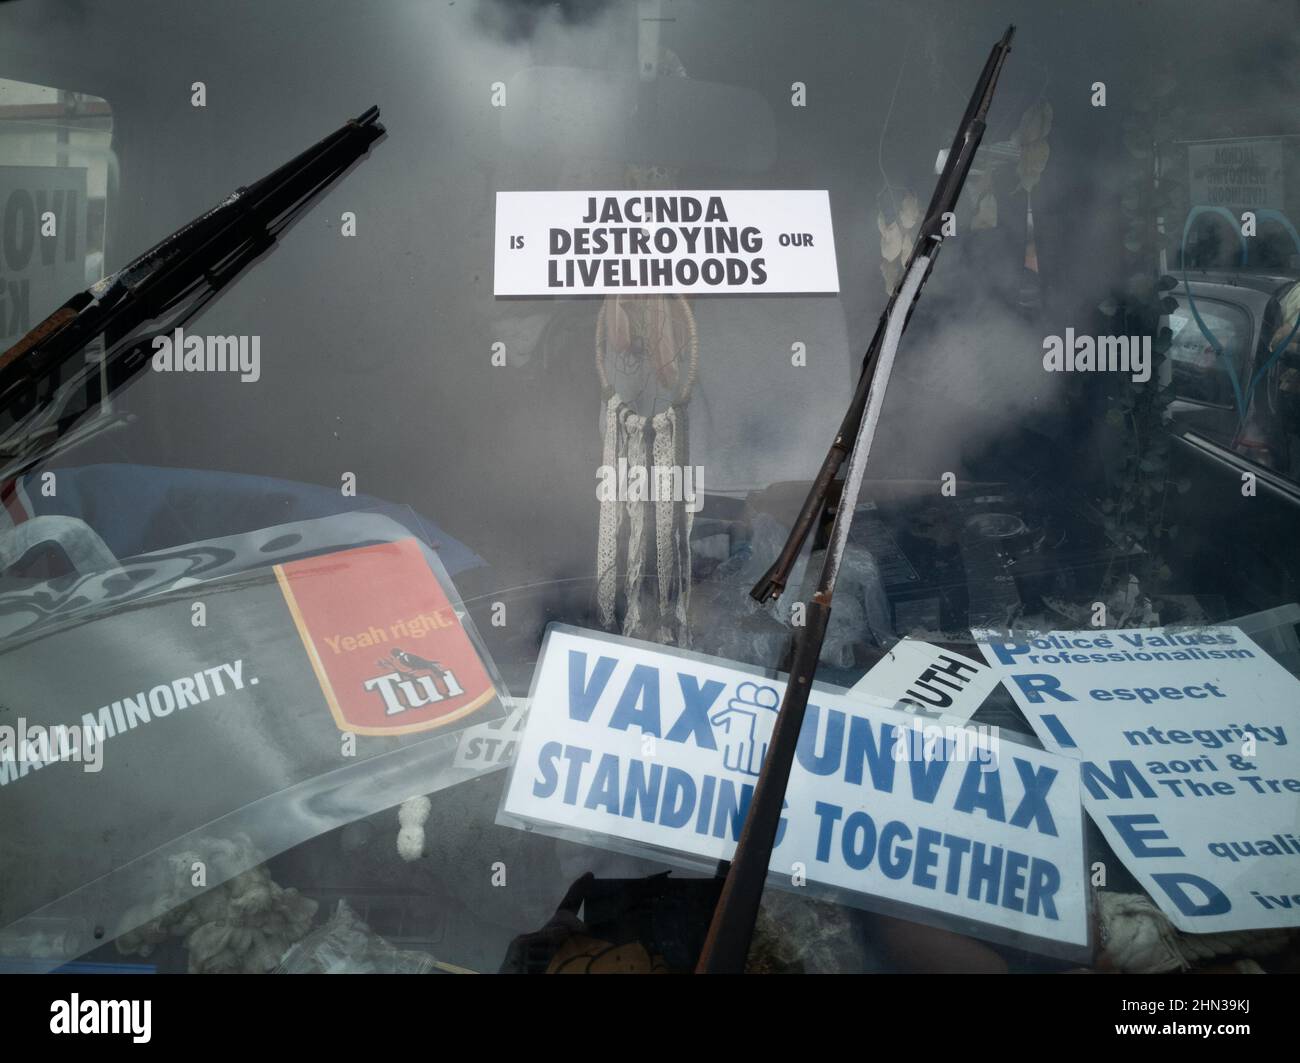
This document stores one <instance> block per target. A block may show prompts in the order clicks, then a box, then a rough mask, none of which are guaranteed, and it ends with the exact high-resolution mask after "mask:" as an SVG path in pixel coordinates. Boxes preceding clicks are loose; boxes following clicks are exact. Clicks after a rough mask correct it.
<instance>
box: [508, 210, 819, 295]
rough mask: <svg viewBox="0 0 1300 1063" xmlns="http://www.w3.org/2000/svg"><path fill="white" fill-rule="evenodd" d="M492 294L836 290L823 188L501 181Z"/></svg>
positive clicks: (627, 293) (634, 293) (628, 293)
mask: <svg viewBox="0 0 1300 1063" xmlns="http://www.w3.org/2000/svg"><path fill="white" fill-rule="evenodd" d="M495 261H496V265H495V271H494V275H493V291H494V292H495V294H496V295H600V294H609V293H614V294H626V295H637V294H643V295H645V294H665V293H681V294H690V293H700V292H838V291H839V290H840V282H839V273H838V271H837V269H836V264H835V235H834V232H833V230H832V228H831V208H830V199H829V197H828V196H827V194H826V192H824V191H752V190H751V191H726V192H498V193H497V218H496V258H495Z"/></svg>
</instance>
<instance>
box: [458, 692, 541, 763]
mask: <svg viewBox="0 0 1300 1063" xmlns="http://www.w3.org/2000/svg"><path fill="white" fill-rule="evenodd" d="M501 703H502V704H503V705H504V706H505V707H506V709H507V710H508V715H506V716H503V717H501V718H500V719H496V720H489V721H488V722H487V723H480V724H475V725H474V726H473V727H466V728H465V730H463V731H462V732H461V733H460V741H458V742H457V743H456V758H455V760H454V761H453V762H452V764H453V766H454V767H457V768H469V769H472V770H480V771H484V772H487V771H495V770H496V769H498V768H504V767H505V766H506V765H507V764H509V763H510V762H511V761H512V760H514V759H515V746H516V744H517V743H518V739H519V730H520V728H521V727H523V722H524V714H525V703H524V702H523V701H520V700H519V699H518V698H510V697H503V698H502V699H501Z"/></svg>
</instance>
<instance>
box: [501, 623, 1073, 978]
mask: <svg viewBox="0 0 1300 1063" xmlns="http://www.w3.org/2000/svg"><path fill="white" fill-rule="evenodd" d="M784 686H785V684H784V681H782V680H780V679H772V678H768V677H767V676H766V675H764V674H763V673H762V672H758V671H756V670H752V669H747V668H745V667H744V666H741V665H737V664H734V663H732V662H729V661H723V660H718V659H716V658H709V657H704V656H701V655H698V654H691V653H686V652H683V651H680V650H668V649H665V648H664V647H661V646H657V645H654V644H650V643H643V642H635V641H633V640H630V639H623V638H618V637H615V636H609V635H603V634H597V633H593V632H585V631H580V630H578V629H574V628H568V627H564V626H562V625H552V626H551V627H550V628H549V629H548V632H547V637H546V642H545V645H544V646H543V650H542V657H541V660H540V661H539V663H538V666H537V671H536V673H535V674H534V677H533V687H532V692H531V695H530V698H529V708H528V716H527V719H526V723H525V726H524V733H523V736H522V738H520V739H519V753H518V756H517V758H516V760H515V763H514V767H513V769H512V773H511V776H510V781H509V783H508V786H507V788H506V794H505V797H504V801H503V805H502V810H501V814H500V816H499V817H498V818H499V819H500V821H501V822H503V823H507V824H511V825H514V826H524V827H532V828H536V829H541V830H544V831H547V832H550V833H555V834H558V835H561V836H564V837H571V838H574V839H575V840H582V841H595V842H597V843H598V844H599V843H602V840H608V842H606V844H611V843H612V844H611V847H614V848H631V849H633V850H636V851H641V852H643V853H648V854H651V855H653V856H656V857H660V856H666V857H669V858H672V857H674V856H676V857H680V858H683V859H682V862H684V863H689V864H695V865H699V864H702V863H704V864H706V866H707V865H712V864H714V863H716V861H718V860H726V859H729V858H730V857H731V855H732V853H733V851H734V849H735V845H736V841H737V839H738V837H739V834H740V828H741V826H742V824H743V822H744V817H745V813H746V810H747V809H748V806H749V802H750V800H751V799H752V796H753V792H754V784H755V782H756V781H757V778H758V773H759V770H760V768H761V766H762V763H763V758H764V756H765V755H766V753H767V745H768V740H769V736H770V735H771V731H772V725H773V722H774V721H775V719H776V714H777V709H778V707H779V705H780V702H781V696H782V693H783V691H784ZM891 704H892V703H891ZM771 873H772V876H773V877H772V879H771V881H772V884H773V885H784V886H786V887H787V888H788V887H791V886H802V885H804V883H805V882H806V883H807V884H808V885H810V886H814V887H817V888H818V892H822V893H828V894H834V895H835V896H836V898H837V899H839V900H843V901H847V902H849V903H854V904H858V905H860V906H862V907H867V908H873V909H876V910H879V911H886V912H893V913H895V914H900V915H904V916H907V917H909V918H914V919H920V920H923V921H926V922H935V923H941V924H943V925H947V926H951V927H953V928H954V929H959V930H961V931H963V932H967V933H974V934H978V935H980V936H983V937H988V938H992V939H998V940H1026V939H1030V938H1032V939H1034V941H1035V942H1036V943H1038V944H1039V945H1040V947H1044V948H1046V949H1047V950H1048V951H1061V952H1069V953H1071V954H1074V953H1076V952H1078V951H1079V949H1080V948H1081V947H1083V946H1085V945H1086V943H1087V940H1088V924H1087V893H1086V883H1085V880H1084V867H1083V824H1082V813H1081V809H1080V805H1079V790H1078V765H1077V763H1075V762H1073V761H1071V760H1069V759H1066V758H1063V757H1058V756H1056V755H1054V754H1051V753H1047V752H1043V751H1041V750H1035V749H1031V748H1029V747H1027V746H1022V745H1019V744H1015V743H1012V742H1008V741H1000V740H999V737H998V735H997V734H996V733H990V732H988V731H987V730H986V731H978V730H976V729H972V728H966V727H962V726H957V725H955V724H954V725H951V726H948V727H943V726H940V725H939V724H937V723H935V722H934V721H931V720H924V719H921V718H918V717H916V716H909V715H907V714H905V713H902V712H898V711H896V710H894V709H893V708H887V707H876V706H873V705H872V704H871V702H870V701H869V700H868V699H866V698H863V697H858V696H854V695H851V694H849V693H848V692H846V691H836V690H833V689H831V688H827V687H823V686H821V685H818V686H817V687H816V689H815V691H814V693H813V695H812V698H811V699H810V702H809V705H808V713H807V717H806V718H805V722H804V728H803V733H802V734H801V736H800V740H799V747H798V753H797V755H796V758H795V763H794V767H793V770H792V772H791V775H790V780H789V786H788V788H787V791H786V803H785V814H784V817H783V818H782V821H781V826H780V829H779V832H778V834H777V843H776V848H775V849H774V850H773V854H772V863H771Z"/></svg>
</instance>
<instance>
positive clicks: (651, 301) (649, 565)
mask: <svg viewBox="0 0 1300 1063" xmlns="http://www.w3.org/2000/svg"><path fill="white" fill-rule="evenodd" d="M596 372H597V373H598V374H599V376H600V385H601V402H602V407H601V432H602V436H603V442H604V446H603V451H602V461H603V465H604V470H605V474H606V475H611V474H612V478H613V479H614V481H615V482H616V484H617V490H616V491H604V492H602V495H601V502H600V529H599V535H598V537H597V547H596V604H597V609H598V613H599V617H600V623H601V626H602V627H604V628H605V629H606V630H614V629H615V628H616V627H617V626H618V615H617V614H618V601H619V589H620V587H619V574H620V572H622V573H623V582H622V590H623V618H622V632H623V634H624V635H627V636H629V637H631V638H644V639H651V640H653V641H656V642H660V643H664V644H674V645H678V646H686V645H689V642H690V629H689V620H688V616H689V610H690V588H691V545H690V542H691V525H692V522H693V517H694V515H693V513H692V509H693V508H694V507H693V506H691V507H688V505H687V501H686V493H687V487H688V481H687V477H688V476H689V475H690V468H689V466H690V439H689V432H688V424H687V414H686V409H687V405H688V404H689V402H690V399H691V393H692V391H693V390H694V388H695V380H696V377H697V375H698V372H699V338H698V336H697V334H696V329H695V317H694V315H693V314H692V313H691V309H690V306H689V305H688V304H687V302H686V300H685V299H684V298H682V297H681V296H679V295H678V296H664V295H652V296H635V297H629V296H609V297H607V298H606V299H605V302H604V304H603V305H602V306H601V309H600V314H599V316H598V317H597V319H596ZM693 490H694V491H698V490H699V487H698V485H695V486H694V487H693Z"/></svg>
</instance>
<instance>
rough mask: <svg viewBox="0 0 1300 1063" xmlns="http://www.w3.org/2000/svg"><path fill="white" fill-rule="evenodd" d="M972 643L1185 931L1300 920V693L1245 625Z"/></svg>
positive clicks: (1110, 837)
mask: <svg viewBox="0 0 1300 1063" xmlns="http://www.w3.org/2000/svg"><path fill="white" fill-rule="evenodd" d="M976 637H977V638H981V639H987V640H988V643H987V644H986V645H984V646H983V650H984V653H985V656H986V657H987V659H988V660H989V663H990V664H994V665H996V666H997V667H998V668H999V669H1000V670H1001V673H1002V678H1003V681H1004V682H1005V683H1006V686H1007V689H1008V690H1010V691H1011V694H1012V696H1013V697H1014V698H1015V699H1016V702H1017V703H1018V704H1019V705H1020V707H1021V709H1022V710H1023V711H1024V713H1025V715H1026V716H1027V717H1028V719H1029V722H1030V723H1031V724H1032V725H1033V727H1034V730H1035V731H1036V732H1037V733H1038V736H1039V738H1041V739H1042V741H1043V743H1044V745H1046V746H1047V748H1048V749H1053V750H1056V751H1057V752H1060V753H1063V754H1065V755H1068V756H1073V757H1078V758H1080V760H1081V762H1082V763H1081V782H1082V786H1083V797H1084V803H1085V807H1086V808H1087V809H1088V812H1089V814H1090V815H1091V816H1092V818H1093V819H1094V820H1095V821H1096V823H1097V826H1098V827H1100V828H1101V831H1102V833H1103V834H1104V835H1105V836H1106V840H1107V841H1108V842H1109V843H1110V846H1111V848H1112V849H1114V850H1115V853H1116V855H1117V856H1118V857H1119V858H1120V859H1121V860H1123V861H1124V864H1125V866H1126V867H1127V868H1128V869H1129V871H1131V872H1132V873H1133V875H1134V876H1135V877H1136V878H1137V879H1138V881H1139V882H1141V884H1142V887H1143V888H1144V889H1145V890H1146V891H1147V892H1148V893H1149V894H1150V895H1151V898H1152V900H1153V901H1155V903H1156V904H1158V905H1159V906H1160V909H1161V911H1163V912H1164V913H1165V914H1166V915H1168V916H1169V918H1170V919H1171V920H1173V923H1174V925H1175V926H1177V927H1178V928H1179V929H1180V930H1187V931H1191V932H1193V933H1213V932H1217V931H1225V930H1245V929H1250V928H1256V927H1280V926H1294V925H1296V924H1300V837H1297V835H1300V750H1298V749H1297V746H1296V741H1297V740H1298V739H1300V682H1297V681H1296V680H1295V678H1294V677H1292V676H1291V675H1290V674H1289V673H1288V672H1287V671H1286V670H1285V669H1284V668H1283V667H1282V666H1281V665H1280V664H1278V663H1277V662H1276V661H1274V660H1273V659H1272V658H1271V657H1269V656H1268V654H1267V653H1265V652H1264V651H1263V650H1262V649H1260V648H1259V647H1258V646H1257V645H1255V643H1253V642H1252V641H1251V640H1250V639H1249V638H1248V637H1247V636H1246V635H1245V634H1244V633H1243V632H1242V631H1241V629H1240V628H1236V627H1217V628H1204V629H1199V630H1197V631H1169V630H1167V629H1161V628H1147V629H1141V630H1138V629H1135V630H1129V631H1054V632H1052V633H1051V634H1048V635H1044V636H1042V637H1041V638H1037V639H1032V640H1027V641H1021V642H1008V641H998V640H997V637H996V636H995V635H994V634H993V633H990V632H979V633H977V634H976Z"/></svg>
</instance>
